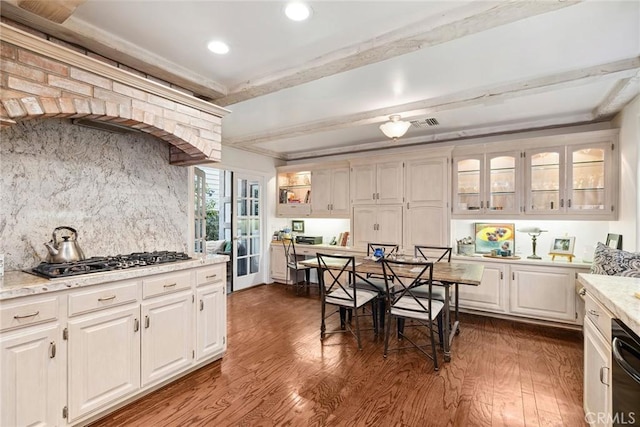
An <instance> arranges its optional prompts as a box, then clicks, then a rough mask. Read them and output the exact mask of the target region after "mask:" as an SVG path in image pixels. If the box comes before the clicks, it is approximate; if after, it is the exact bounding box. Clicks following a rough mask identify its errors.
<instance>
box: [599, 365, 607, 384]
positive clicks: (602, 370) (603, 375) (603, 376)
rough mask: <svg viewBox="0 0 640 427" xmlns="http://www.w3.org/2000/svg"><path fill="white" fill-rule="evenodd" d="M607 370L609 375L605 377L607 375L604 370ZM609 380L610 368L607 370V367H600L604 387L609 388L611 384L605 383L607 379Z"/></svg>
mask: <svg viewBox="0 0 640 427" xmlns="http://www.w3.org/2000/svg"><path fill="white" fill-rule="evenodd" d="M605 369H606V370H607V374H606V375H605V373H604V370H605ZM608 378H609V368H607V367H606V366H602V367H600V382H601V383H602V384H604V385H606V386H608V385H609V383H607V382H606V381H605V379H608Z"/></svg>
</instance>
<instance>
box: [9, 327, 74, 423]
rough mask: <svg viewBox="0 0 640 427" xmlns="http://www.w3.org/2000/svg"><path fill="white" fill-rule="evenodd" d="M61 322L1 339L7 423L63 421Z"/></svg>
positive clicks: (24, 330)
mask: <svg viewBox="0 0 640 427" xmlns="http://www.w3.org/2000/svg"><path fill="white" fill-rule="evenodd" d="M59 337H60V327H59V325H58V324H57V323H55V324H52V325H48V326H41V327H36V326H34V327H31V328H25V329H21V330H20V331H19V333H18V334H16V333H12V334H8V333H7V334H3V336H2V338H1V339H0V343H1V348H0V356H1V364H2V388H1V390H2V395H1V396H0V399H2V411H0V425H3V426H34V425H41V426H54V425H61V424H63V422H64V421H63V420H62V419H61V415H62V411H61V408H62V406H64V405H63V401H62V400H61V399H60V398H59V396H60V392H59V384H60V378H59V372H60V365H59V362H58V360H59V358H60V356H56V355H55V353H56V352H54V350H53V347H54V346H57V347H60V346H61V343H60V342H59V339H58V338H59Z"/></svg>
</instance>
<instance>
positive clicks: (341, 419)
mask: <svg viewBox="0 0 640 427" xmlns="http://www.w3.org/2000/svg"><path fill="white" fill-rule="evenodd" d="M335 321H337V317H335ZM461 325H462V333H461V334H460V335H459V336H458V337H456V339H455V340H454V343H453V347H452V351H453V359H452V361H451V362H450V363H442V364H441V369H440V371H439V372H434V371H433V368H432V362H431V361H430V360H428V359H426V358H425V357H424V356H423V355H421V354H419V353H418V352H417V351H415V350H405V351H400V352H395V353H391V354H390V355H389V356H388V357H387V358H386V359H385V358H383V357H382V352H383V345H384V344H383V339H382V337H378V338H376V337H374V335H373V332H372V331H367V332H363V349H362V351H358V348H357V344H356V341H355V338H353V337H352V336H351V335H348V334H337V335H331V336H329V337H328V338H327V339H326V340H325V341H324V343H321V342H320V338H319V332H320V302H319V299H318V293H317V290H314V289H312V290H311V291H310V292H309V293H308V294H306V295H296V294H295V292H294V291H293V290H292V289H291V288H289V287H287V286H284V285H279V284H274V285H264V286H259V287H256V288H252V289H249V290H245V291H241V292H236V293H233V294H231V295H229V296H228V334H227V338H228V350H227V353H226V355H225V356H224V358H223V359H222V360H221V361H218V362H214V363H212V364H210V365H208V366H206V367H204V368H202V369H200V370H198V371H196V372H194V373H192V374H190V375H188V376H187V377H184V378H182V379H180V380H178V381H177V382H175V383H173V384H170V385H168V386H166V387H164V388H163V389H161V390H158V391H157V392H155V393H153V394H151V395H149V396H147V397H144V398H142V399H140V400H138V401H137V402H135V403H133V404H131V405H129V406H127V407H125V408H122V409H121V410H119V411H117V412H115V413H113V414H111V415H109V416H107V417H105V418H103V419H101V420H99V421H98V422H96V423H94V424H93V426H94V427H98V426H132V425H133V426H151V425H157V426H187V425H188V426H276V425H277V426H307V425H308V426H369V425H370V426H428V427H431V426H433V427H437V426H572V427H573V426H586V425H587V424H586V423H585V422H584V416H583V412H582V334H581V333H580V332H575V331H566V330H562V329H555V328H548V327H541V326H534V325H528V324H524V323H519V322H513V321H508V320H499V319H492V318H489V317H481V316H473V315H462V317H461ZM440 361H441V362H442V355H440Z"/></svg>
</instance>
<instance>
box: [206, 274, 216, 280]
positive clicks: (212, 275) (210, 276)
mask: <svg viewBox="0 0 640 427" xmlns="http://www.w3.org/2000/svg"><path fill="white" fill-rule="evenodd" d="M214 277H218V275H217V274H211V275H209V276H207V277H205V278H206V279H212V278H214Z"/></svg>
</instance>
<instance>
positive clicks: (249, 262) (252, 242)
mask: <svg viewBox="0 0 640 427" xmlns="http://www.w3.org/2000/svg"><path fill="white" fill-rule="evenodd" d="M236 187H237V188H236V189H234V192H235V194H236V197H235V206H236V207H237V213H236V218H235V227H236V229H235V230H236V231H235V237H236V242H237V244H236V246H237V249H236V267H237V272H236V277H237V278H238V281H237V287H236V289H243V288H245V287H248V286H252V285H253V284H257V282H259V281H260V276H259V275H258V274H257V273H260V262H261V256H262V248H261V247H260V244H261V242H262V239H261V233H262V230H261V221H260V196H261V195H260V193H261V181H259V180H257V179H247V178H242V177H240V176H238V177H237V179H236Z"/></svg>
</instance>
